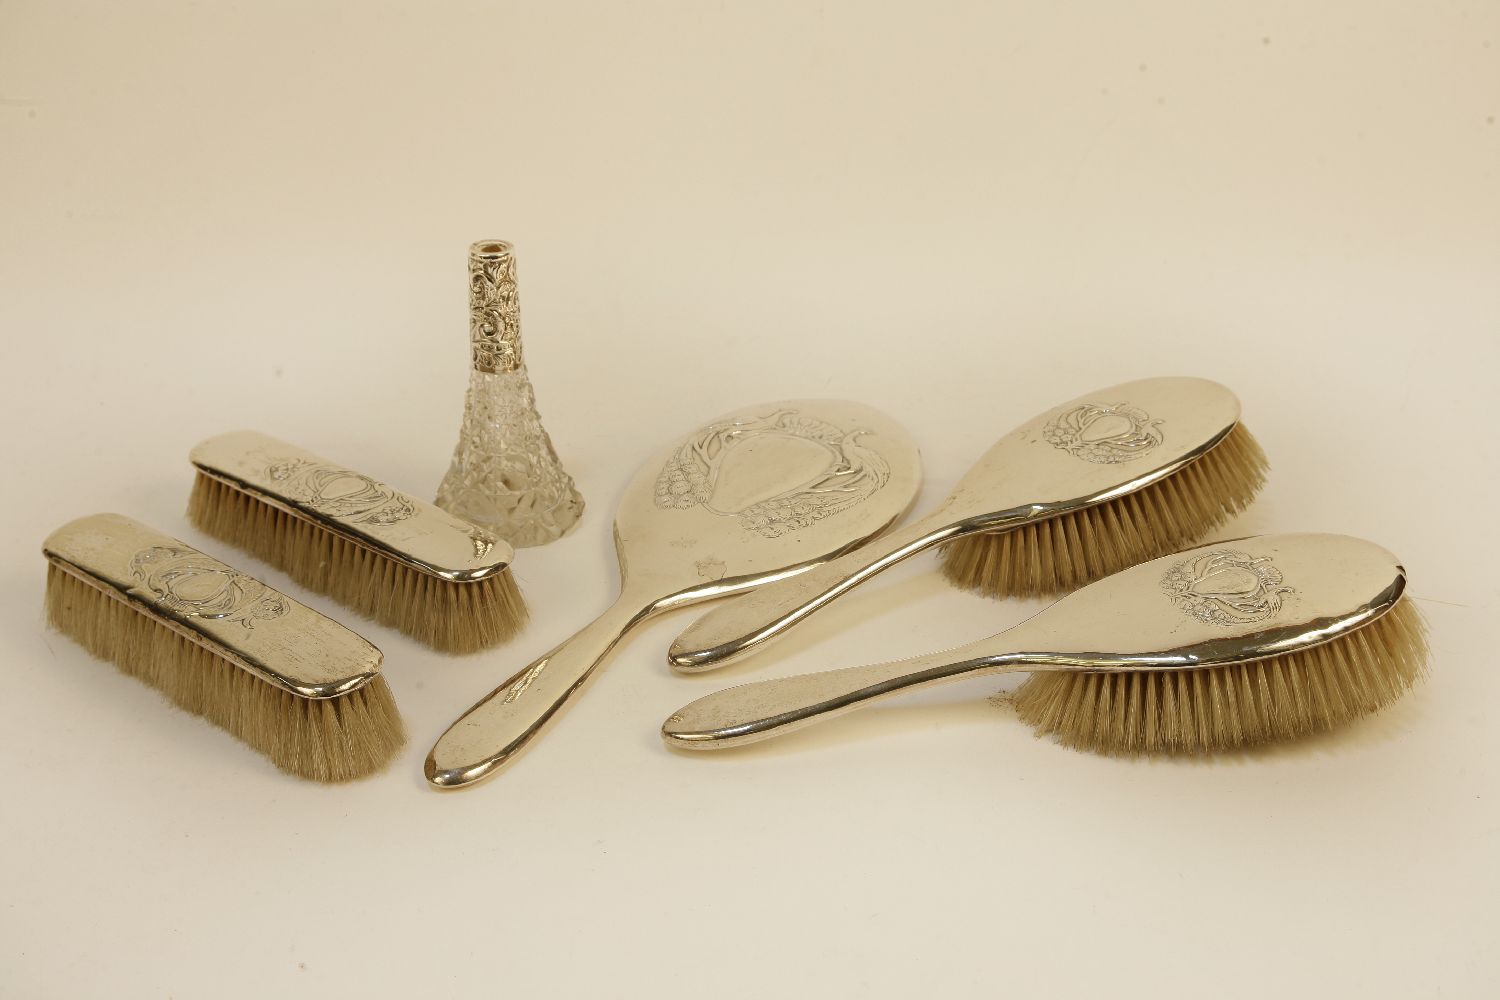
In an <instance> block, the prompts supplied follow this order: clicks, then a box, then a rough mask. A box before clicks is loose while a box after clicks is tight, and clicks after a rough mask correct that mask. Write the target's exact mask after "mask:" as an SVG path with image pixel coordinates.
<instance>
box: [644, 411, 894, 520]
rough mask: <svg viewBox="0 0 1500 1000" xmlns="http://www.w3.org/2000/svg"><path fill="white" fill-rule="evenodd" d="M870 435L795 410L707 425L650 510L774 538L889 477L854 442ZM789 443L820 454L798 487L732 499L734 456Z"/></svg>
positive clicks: (666, 474)
mask: <svg viewBox="0 0 1500 1000" xmlns="http://www.w3.org/2000/svg"><path fill="white" fill-rule="evenodd" d="M868 433H870V432H869V431H867V430H865V429H863V428H856V429H854V430H850V431H845V430H843V429H842V428H839V427H835V426H834V425H833V424H830V423H828V422H827V421H824V420H819V419H817V418H815V417H806V416H802V415H800V414H799V413H798V411H796V410H777V411H776V412H774V413H771V414H769V415H768V416H764V417H748V418H742V419H738V420H725V421H721V422H719V423H714V424H709V425H708V426H707V427H704V428H703V429H702V430H700V431H699V432H698V433H697V434H695V435H693V436H692V437H691V438H689V439H688V440H687V441H686V442H685V443H684V444H683V445H682V447H681V448H679V449H678V450H677V451H676V452H675V453H674V454H673V455H672V457H671V458H669V459H667V462H666V464H665V465H664V466H663V467H662V470H661V474H660V475H659V476H657V479H656V506H657V507H661V508H665V509H672V510H689V509H691V508H693V507H700V506H701V507H703V508H704V509H705V510H709V511H712V512H713V513H715V514H721V515H723V516H725V517H734V518H738V519H739V522H740V524H741V525H742V526H743V527H744V528H745V529H746V530H748V531H753V532H755V533H756V534H759V535H762V536H764V537H766V538H777V537H780V536H781V535H784V534H786V533H787V532H789V531H795V530H797V529H799V528H803V527H806V526H807V525H809V524H812V523H813V522H814V521H818V520H821V519H823V518H825V517H828V516H829V515H831V514H837V513H838V512H840V511H843V510H847V509H848V508H850V507H852V506H854V505H855V504H858V503H859V502H861V501H862V500H865V499H866V498H868V497H869V496H871V495H872V494H873V493H875V492H876V491H877V490H879V489H880V488H881V487H882V486H884V485H885V483H886V481H887V480H888V479H889V478H890V465H889V464H888V463H887V462H886V460H885V459H884V458H882V457H881V455H880V454H879V453H878V452H876V451H875V450H873V449H871V448H867V447H864V446H862V445H861V444H860V443H859V439H860V437H862V436H864V435H866V434H868ZM774 438H780V439H783V440H785V439H794V440H797V441H802V442H807V443H809V444H811V445H813V446H814V448H813V449H812V450H813V451H817V450H818V449H821V455H819V456H817V457H816V458H813V457H811V456H807V458H808V461H807V462H806V463H805V464H802V465H796V466H792V465H789V468H800V469H802V470H803V472H802V474H801V478H800V481H795V482H793V483H791V484H781V485H782V486H783V488H781V489H778V490H777V492H775V493H773V494H772V495H769V496H766V495H764V494H761V495H749V496H745V495H739V496H736V495H735V490H734V487H733V485H732V484H731V483H730V482H729V481H730V480H732V478H733V475H732V473H733V466H734V453H735V450H736V449H738V448H741V447H745V446H746V445H751V444H754V443H756V442H764V441H766V440H768V439H774Z"/></svg>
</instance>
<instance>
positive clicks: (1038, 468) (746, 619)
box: [668, 378, 1265, 671]
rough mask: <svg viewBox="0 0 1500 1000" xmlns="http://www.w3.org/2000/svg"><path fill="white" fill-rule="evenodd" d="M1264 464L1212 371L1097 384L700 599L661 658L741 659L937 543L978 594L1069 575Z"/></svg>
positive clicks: (693, 661) (1025, 589) (1124, 549)
mask: <svg viewBox="0 0 1500 1000" xmlns="http://www.w3.org/2000/svg"><path fill="white" fill-rule="evenodd" d="M1264 470H1265V458H1264V456H1263V455H1262V454H1261V451H1260V448H1259V446H1258V445H1257V444H1256V443H1255V439H1254V438H1252V437H1251V436H1250V433H1249V431H1247V430H1245V428H1244V426H1243V425H1242V424H1241V423H1240V404H1239V400H1238V399H1236V398H1235V396H1234V394H1233V393H1232V392H1230V391H1229V390H1228V389H1226V388H1224V386H1222V385H1219V384H1218V383H1217V382H1210V381H1208V380H1206V379H1199V378H1153V379H1145V380H1142V381H1139V382H1126V383H1124V384H1123V385H1116V386H1111V387H1109V388H1107V389H1100V390H1098V391H1097V392H1092V393H1089V394H1088V395H1087V396H1082V397H1080V398H1078V399H1075V400H1071V401H1069V402H1067V403H1064V404H1062V405H1061V406H1058V407H1055V408H1053V409H1051V410H1049V411H1047V412H1046V413H1043V414H1042V415H1040V416H1038V417H1036V418H1035V419H1033V420H1031V421H1028V422H1027V423H1025V424H1023V425H1022V426H1020V427H1018V428H1017V429H1015V430H1014V431H1011V432H1010V433H1009V434H1007V435H1005V437H1003V438H1001V439H1000V440H999V441H998V442H996V443H995V445H994V446H992V447H991V448H990V450H989V451H988V452H986V453H985V454H984V455H983V457H981V458H980V460H979V461H978V462H977V463H975V465H974V467H973V468H972V469H970V470H969V472H968V473H967V474H965V476H964V478H963V479H962V480H961V481H960V482H959V484H958V486H957V487H955V488H954V490H953V492H952V493H951V494H949V496H948V498H947V499H946V500H945V501H944V502H943V503H942V504H941V505H939V506H938V507H937V509H935V510H933V511H932V512H931V513H929V514H927V515H926V516H924V517H922V518H920V519H918V520H917V521H915V522H913V523H911V524H907V525H904V526H903V527H900V528H898V529H896V530H895V531H892V532H890V533H889V534H886V535H884V536H882V537H881V538H879V539H877V540H876V541H874V542H872V543H870V544H868V545H865V546H862V547H861V548H859V549H857V550H855V551H853V552H849V553H847V554H845V555H844V556H842V557H840V558H838V559H835V560H832V561H830V562H828V563H825V564H823V565H822V566H819V567H817V568H816V569H814V570H812V571H810V572H808V573H805V574H803V575H801V576H799V577H797V578H795V579H791V580H785V581H782V582H779V583H775V584H772V585H770V586H767V587H763V588H761V589H760V590H758V591H756V592H755V593H752V594H748V595H746V596H744V597H740V598H737V599H736V600H733V601H730V602H728V603H726V604H724V605H723V606H721V607H719V608H715V609H714V610H712V611H710V612H708V613H707V614H705V615H704V616H703V617H701V618H700V619H698V621H696V622H695V623H693V625H691V626H690V627H689V628H688V629H687V631H685V632H683V633H682V635H681V636H679V637H678V638H677V640H676V641H675V642H673V643H672V647H671V649H670V651H669V652H668V659H669V660H670V661H671V663H672V666H673V667H675V668H676V669H678V670H681V671H699V670H709V669H712V668H715V667H718V666H722V665H724V664H726V663H729V662H731V661H733V660H736V659H739V658H741V657H743V656H746V655H748V654H749V653H750V652H751V651H753V650H754V649H756V648H757V647H760V646H762V645H763V644H765V643H767V642H769V641H771V640H772V639H774V638H776V637H778V636H780V635H782V634H784V633H785V632H786V631H787V630H789V629H791V628H792V627H794V626H795V625H797V624H798V623H799V622H801V621H803V620H805V619H806V618H807V617H808V616H810V615H812V614H813V613H814V612H816V611H817V610H818V609H820V608H823V607H826V606H827V605H828V604H830V603H831V602H833V601H834V600H837V599H838V598H839V597H840V596H842V595H843V594H845V593H848V592H849V591H850V590H853V589H854V588H855V587H857V586H859V585H860V584H861V583H863V582H864V581H866V580H868V579H870V578H871V577H873V576H875V575H877V574H878V573H880V572H882V571H884V570H886V569H888V568H889V567H891V566H893V565H895V564H896V563H898V562H900V561H902V560H904V559H907V558H909V557H911V556H913V555H916V554H917V553H919V552H922V551H924V550H926V549H928V548H931V547H933V546H935V545H946V546H947V549H946V552H945V571H946V572H947V575H948V576H949V578H950V579H952V580H954V582H957V583H960V584H962V585H965V586H971V587H978V588H979V589H982V590H984V591H986V592H987V593H991V594H995V595H1001V594H1021V595H1032V594H1043V593H1055V592H1058V591H1063V590H1069V589H1072V588H1075V587H1079V586H1082V585H1083V584H1085V583H1088V582H1089V581H1091V580H1097V579H1099V578H1100V577H1103V576H1106V575H1108V574H1110V573H1113V572H1116V571H1118V570H1121V569H1124V568H1125V567H1126V566H1130V565H1132V564H1134V563H1138V562H1140V561H1142V560H1144V559H1150V558H1154V557H1156V556H1159V555H1163V554H1165V553H1168V552H1173V551H1176V550H1177V549H1180V548H1182V547H1183V546H1185V545H1189V544H1191V543H1192V542H1194V541H1197V540H1198V539H1200V538H1202V537H1203V536H1204V535H1205V534H1207V533H1208V532H1209V531H1210V530H1211V529H1212V528H1214V527H1216V526H1217V525H1219V524H1221V523H1222V522H1223V521H1224V520H1225V519H1227V518H1228V517H1229V516H1230V515H1231V514H1233V513H1235V512H1237V511H1239V510H1240V509H1242V508H1243V507H1245V506H1246V505H1247V504H1248V503H1249V502H1250V500H1251V498H1253V497H1254V495H1255V493H1256V491H1257V490H1258V489H1259V488H1260V486H1261V484H1262V482H1263V481H1264Z"/></svg>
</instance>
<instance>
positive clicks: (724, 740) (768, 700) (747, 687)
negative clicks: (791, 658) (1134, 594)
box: [661, 639, 1025, 750]
mask: <svg viewBox="0 0 1500 1000" xmlns="http://www.w3.org/2000/svg"><path fill="white" fill-rule="evenodd" d="M995 650H996V643H995V640H994V639H984V640H981V641H980V642H976V643H971V644H969V645H967V646H960V647H958V648H956V649H946V650H942V651H940V652H937V653H929V654H926V655H923V656H916V657H912V658H911V659H906V660H893V661H890V662H888V663H874V664H869V665H867V666H860V667H845V668H844V669H842V670H827V671H824V672H822V673H816V674H800V675H797V676H793V677H777V678H773V679H770V680H763V681H753V682H751V683H749V684H741V685H739V686H738V687H732V688H726V689H725V690H723V691H716V692H714V693H713V694H711V695H707V696H705V697H702V698H699V699H698V700H697V701H695V702H693V703H691V704H689V705H685V706H684V707H682V708H680V709H678V710H677V711H676V712H674V713H673V714H672V716H671V717H670V718H668V719H667V721H666V722H664V723H662V727H661V735H662V739H663V740H664V741H665V742H666V744H667V745H668V746H671V747H677V748H679V749H684V750H718V749H722V748H725V747H734V746H741V745H743V744H746V743H756V742H759V741H760V740H764V739H770V738H771V737H773V736H781V735H783V734H785V733H790V732H794V731H796V730H798V729H802V728H804V727H806V726H810V725H812V724H813V723H815V722H822V721H823V720H825V719H832V718H835V717H837V716H840V715H844V714H845V713H847V712H852V711H854V710H855V709H858V708H863V707H864V706H866V705H869V704H871V703H873V702H876V701H879V700H881V699H883V698H888V697H890V696H892V695H895V694H899V693H901V692H903V691H910V690H913V689H915V688H921V687H928V686H930V685H933V684H941V683H943V682H944V681H950V680H955V679H957V678H959V677H969V676H975V675H979V674H986V673H1004V672H1005V671H1008V670H1015V669H1024V666H1025V663H1024V657H1022V656H1021V655H1019V654H1005V653H996V652H995Z"/></svg>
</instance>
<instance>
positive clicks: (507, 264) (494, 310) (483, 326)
mask: <svg viewBox="0 0 1500 1000" xmlns="http://www.w3.org/2000/svg"><path fill="white" fill-rule="evenodd" d="M469 356H470V358H471V360H472V361H473V363H474V370H475V371H478V372H486V373H490V374H493V373H495V372H513V371H516V370H517V369H518V368H520V367H521V300H520V294H519V292H518V291H517V288H516V258H515V255H514V254H513V253H512V252H511V247H510V245H509V244H507V243H499V242H496V243H485V244H477V245H476V248H475V250H474V251H473V252H471V253H470V254H469Z"/></svg>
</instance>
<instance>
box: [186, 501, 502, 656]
mask: <svg viewBox="0 0 1500 1000" xmlns="http://www.w3.org/2000/svg"><path fill="white" fill-rule="evenodd" d="M188 517H189V519H190V520H191V521H192V522H193V524H195V525H197V527H198V528H199V529H201V530H202V531H203V532H205V533H206V534H209V535H212V536H213V537H215V538H217V539H220V540H221V541H224V542H227V543H228V544H230V545H233V546H235V547H237V548H241V549H244V550H245V551H246V552H249V553H250V554H251V555H254V556H255V557H256V558H258V559H261V560H263V561H265V562H267V563H270V564H271V565H273V566H275V567H277V568H278V569H280V570H282V571H283V572H285V573H286V574H287V575H288V576H290V577H291V578H292V579H293V580H296V581H297V582H298V583H300V584H302V585H303V586H304V587H307V588H308V589H310V590H315V591H317V592H318V593H320V594H326V595H327V596H329V597H331V598H333V599H334V600H335V601H338V602H339V603H341V604H343V605H345V606H347V607H349V608H352V609H353V610H354V611H356V612H358V613H359V614H362V615H364V616H366V617H368V618H372V619H374V620H375V621H377V622H379V623H380V624H382V625H388V626H390V627H391V628H394V629H398V630H399V631H401V632H404V633H405V634H407V635H409V636H411V637H412V638H414V639H416V640H418V641H419V642H423V643H426V644H427V645H428V646H431V647H432V648H434V649H438V650H442V651H443V652H448V653H472V652H475V651H477V650H481V649H487V648H489V647H491V646H494V645H497V644H499V643H502V642H504V641H506V640H507V639H509V638H511V637H512V636H514V635H515V634H516V633H517V632H519V631H520V630H521V627H522V626H523V625H524V624H525V623H526V603H525V601H523V600H522V598H521V591H520V589H519V588H517V586H516V583H515V578H514V577H513V576H512V574H511V571H510V570H509V569H508V568H507V569H505V570H503V571H501V572H499V573H496V574H494V575H492V576H489V577H487V578H485V579H483V580H478V581H474V582H469V583H454V582H450V581H448V580H444V579H442V578H441V577H437V576H433V575H431V574H429V573H423V572H421V571H419V570H415V569H412V568H411V567H409V566H405V565H403V564H401V563H399V562H397V561H396V560H394V559H391V558H390V557H388V556H385V555H382V554H380V553H378V552H375V551H374V550H372V549H368V548H366V547H365V546H363V545H358V544H356V543H354V542H352V541H350V540H348V539H347V538H345V537H344V536H342V535H339V534H337V533H335V532H332V531H329V530H327V529H326V528H322V527H320V526H318V525H316V524H314V523H312V522H311V521H308V520H306V519H304V518H300V517H297V516H295V515H293V514H290V513H288V512H287V511H284V510H282V509H281V508H279V507H275V506H272V505H271V504H269V503H266V502H265V501H263V500H260V499H258V498H257V497H254V496H251V495H250V494H248V493H246V492H244V491H242V490H238V489H235V488H234V487H233V486H230V485H229V484H228V483H225V482H222V481H220V480H218V479H215V478H214V477H212V476H208V475H205V474H203V473H202V472H199V473H198V474H197V478H196V479H195V480H194V482H193V492H192V496H191V497H190V499H189V501H188Z"/></svg>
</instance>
